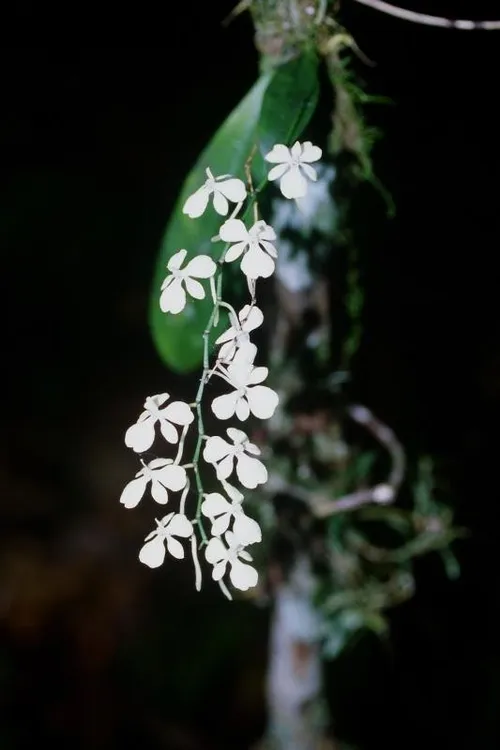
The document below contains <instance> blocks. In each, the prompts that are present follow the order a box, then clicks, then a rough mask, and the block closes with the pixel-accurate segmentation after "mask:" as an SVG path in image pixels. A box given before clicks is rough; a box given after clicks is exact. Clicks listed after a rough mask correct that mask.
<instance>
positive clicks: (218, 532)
mask: <svg viewBox="0 0 500 750" xmlns="http://www.w3.org/2000/svg"><path fill="white" fill-rule="evenodd" d="M230 521H231V513H224V514H223V515H222V516H220V517H219V518H217V519H216V520H214V521H213V522H212V528H211V529H210V533H211V534H212V536H222V534H223V533H224V532H225V531H227V530H228V528H229V522H230Z"/></svg>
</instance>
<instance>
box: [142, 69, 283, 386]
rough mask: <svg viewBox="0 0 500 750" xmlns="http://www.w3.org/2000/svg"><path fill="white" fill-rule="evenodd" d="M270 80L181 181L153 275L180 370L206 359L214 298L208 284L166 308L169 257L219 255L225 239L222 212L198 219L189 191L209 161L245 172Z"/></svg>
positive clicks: (154, 329)
mask: <svg viewBox="0 0 500 750" xmlns="http://www.w3.org/2000/svg"><path fill="white" fill-rule="evenodd" d="M269 80H270V74H266V75H265V76H262V77H261V78H259V80H258V81H257V82H256V84H255V85H254V86H253V87H252V89H251V90H250V91H249V93H248V94H247V95H246V96H245V98H244V99H243V100H242V101H241V102H240V103H239V104H238V106H237V107H236V108H235V109H234V110H233V112H232V113H231V114H230V115H229V117H228V118H227V119H226V120H225V122H224V123H223V125H222V126H221V127H220V128H219V130H218V131H217V132H216V134H215V135H214V137H213V138H212V140H211V141H210V143H209V144H208V146H207V147H206V148H205V150H204V151H203V152H202V154H201V155H200V157H199V159H198V161H197V162H196V164H195V166H194V167H193V169H192V170H191V172H190V173H189V175H188V177H187V178H186V180H185V182H184V184H183V186H182V189H181V193H180V196H179V198H178V200H177V203H176V205H175V208H174V211H173V213H172V216H171V218H170V222H169V224H168V226H167V229H166V231H165V235H164V237H163V241H162V245H161V248H160V252H159V257H158V260H157V264H156V270H155V276H154V280H153V289H152V295H151V304H150V315H149V320H150V326H151V333H152V336H153V341H154V344H155V346H156V349H157V351H158V353H159V355H160V357H161V358H162V359H163V361H164V362H165V364H166V365H168V367H170V368H171V369H172V370H175V371H176V372H180V373H185V372H190V371H192V370H194V369H196V368H197V367H198V366H199V365H200V364H201V362H202V358H203V341H202V333H203V331H204V329H205V326H206V325H207V322H208V319H209V318H210V313H211V311H212V308H213V302H212V299H211V296H210V294H209V293H208V290H207V296H206V297H205V299H204V300H192V299H191V298H190V297H188V302H187V304H186V307H185V308H184V310H183V311H182V312H181V313H179V314H178V315H170V314H165V313H163V312H162V311H161V310H160V306H159V302H158V301H159V298H160V288H161V284H162V282H163V280H164V279H165V277H166V275H167V269H166V266H167V263H168V261H169V259H170V258H171V257H172V255H174V254H175V253H176V252H177V251H178V250H180V249H181V248H185V249H186V250H187V251H188V259H190V258H191V257H193V255H199V254H202V253H206V254H207V255H210V256H212V257H214V258H218V257H219V256H220V253H221V245H220V244H218V243H212V242H210V238H211V237H213V236H214V235H216V234H217V233H218V231H219V227H220V225H221V223H222V221H221V217H220V216H219V215H218V214H217V213H216V212H215V211H214V210H213V208H212V207H211V206H209V207H208V208H207V210H206V211H205V214H204V215H203V216H201V217H200V218H199V219H190V218H189V217H188V216H185V215H184V214H183V213H182V207H183V205H184V203H185V201H186V199H187V198H188V197H189V195H191V193H194V191H195V190H197V189H198V188H199V187H201V185H202V184H203V183H204V182H205V180H206V174H205V169H206V168H207V167H210V169H211V170H212V171H213V173H214V174H215V175H221V174H232V175H235V176H236V175H237V176H239V177H241V178H243V177H244V175H243V169H244V165H245V162H246V160H247V159H248V157H249V155H250V153H251V150H252V147H253V145H254V143H255V134H256V127H257V122H258V118H259V114H260V110H261V103H262V97H263V94H264V91H265V89H266V87H267V85H268V83H269ZM223 322H224V321H223V320H222V323H221V327H222V325H223ZM221 327H220V328H221ZM220 328H219V329H213V331H212V337H211V338H212V340H213V338H214V336H215V335H218V333H220Z"/></svg>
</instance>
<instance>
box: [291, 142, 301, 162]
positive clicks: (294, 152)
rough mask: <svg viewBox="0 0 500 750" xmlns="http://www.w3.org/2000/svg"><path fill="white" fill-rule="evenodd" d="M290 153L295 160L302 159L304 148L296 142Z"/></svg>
mask: <svg viewBox="0 0 500 750" xmlns="http://www.w3.org/2000/svg"><path fill="white" fill-rule="evenodd" d="M290 153H291V155H292V157H293V158H294V159H300V157H301V155H302V146H301V144H300V143H299V142H298V141H295V143H294V144H293V146H292V148H291V149H290Z"/></svg>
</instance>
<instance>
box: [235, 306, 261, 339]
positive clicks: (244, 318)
mask: <svg viewBox="0 0 500 750" xmlns="http://www.w3.org/2000/svg"><path fill="white" fill-rule="evenodd" d="M238 317H239V319H240V323H241V327H242V329H243V330H244V331H246V332H247V333H250V331H254V330H255V329H256V328H258V327H259V326H261V325H262V323H263V322H264V313H263V312H262V310H261V309H260V308H259V307H256V306H255V305H254V306H253V307H250V305H245V307H243V308H242V309H241V310H240V312H239V315H238Z"/></svg>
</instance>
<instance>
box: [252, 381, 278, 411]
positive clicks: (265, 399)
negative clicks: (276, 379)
mask: <svg viewBox="0 0 500 750" xmlns="http://www.w3.org/2000/svg"><path fill="white" fill-rule="evenodd" d="M247 398H248V403H249V405H250V411H251V412H252V414H254V415H255V416H256V417H257V418H258V419H269V418H270V417H272V416H273V414H274V412H275V410H276V407H277V406H278V402H279V396H278V394H277V393H276V392H275V391H273V390H272V388H268V387H267V385H254V386H252V387H251V388H249V389H248V391H247Z"/></svg>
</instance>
